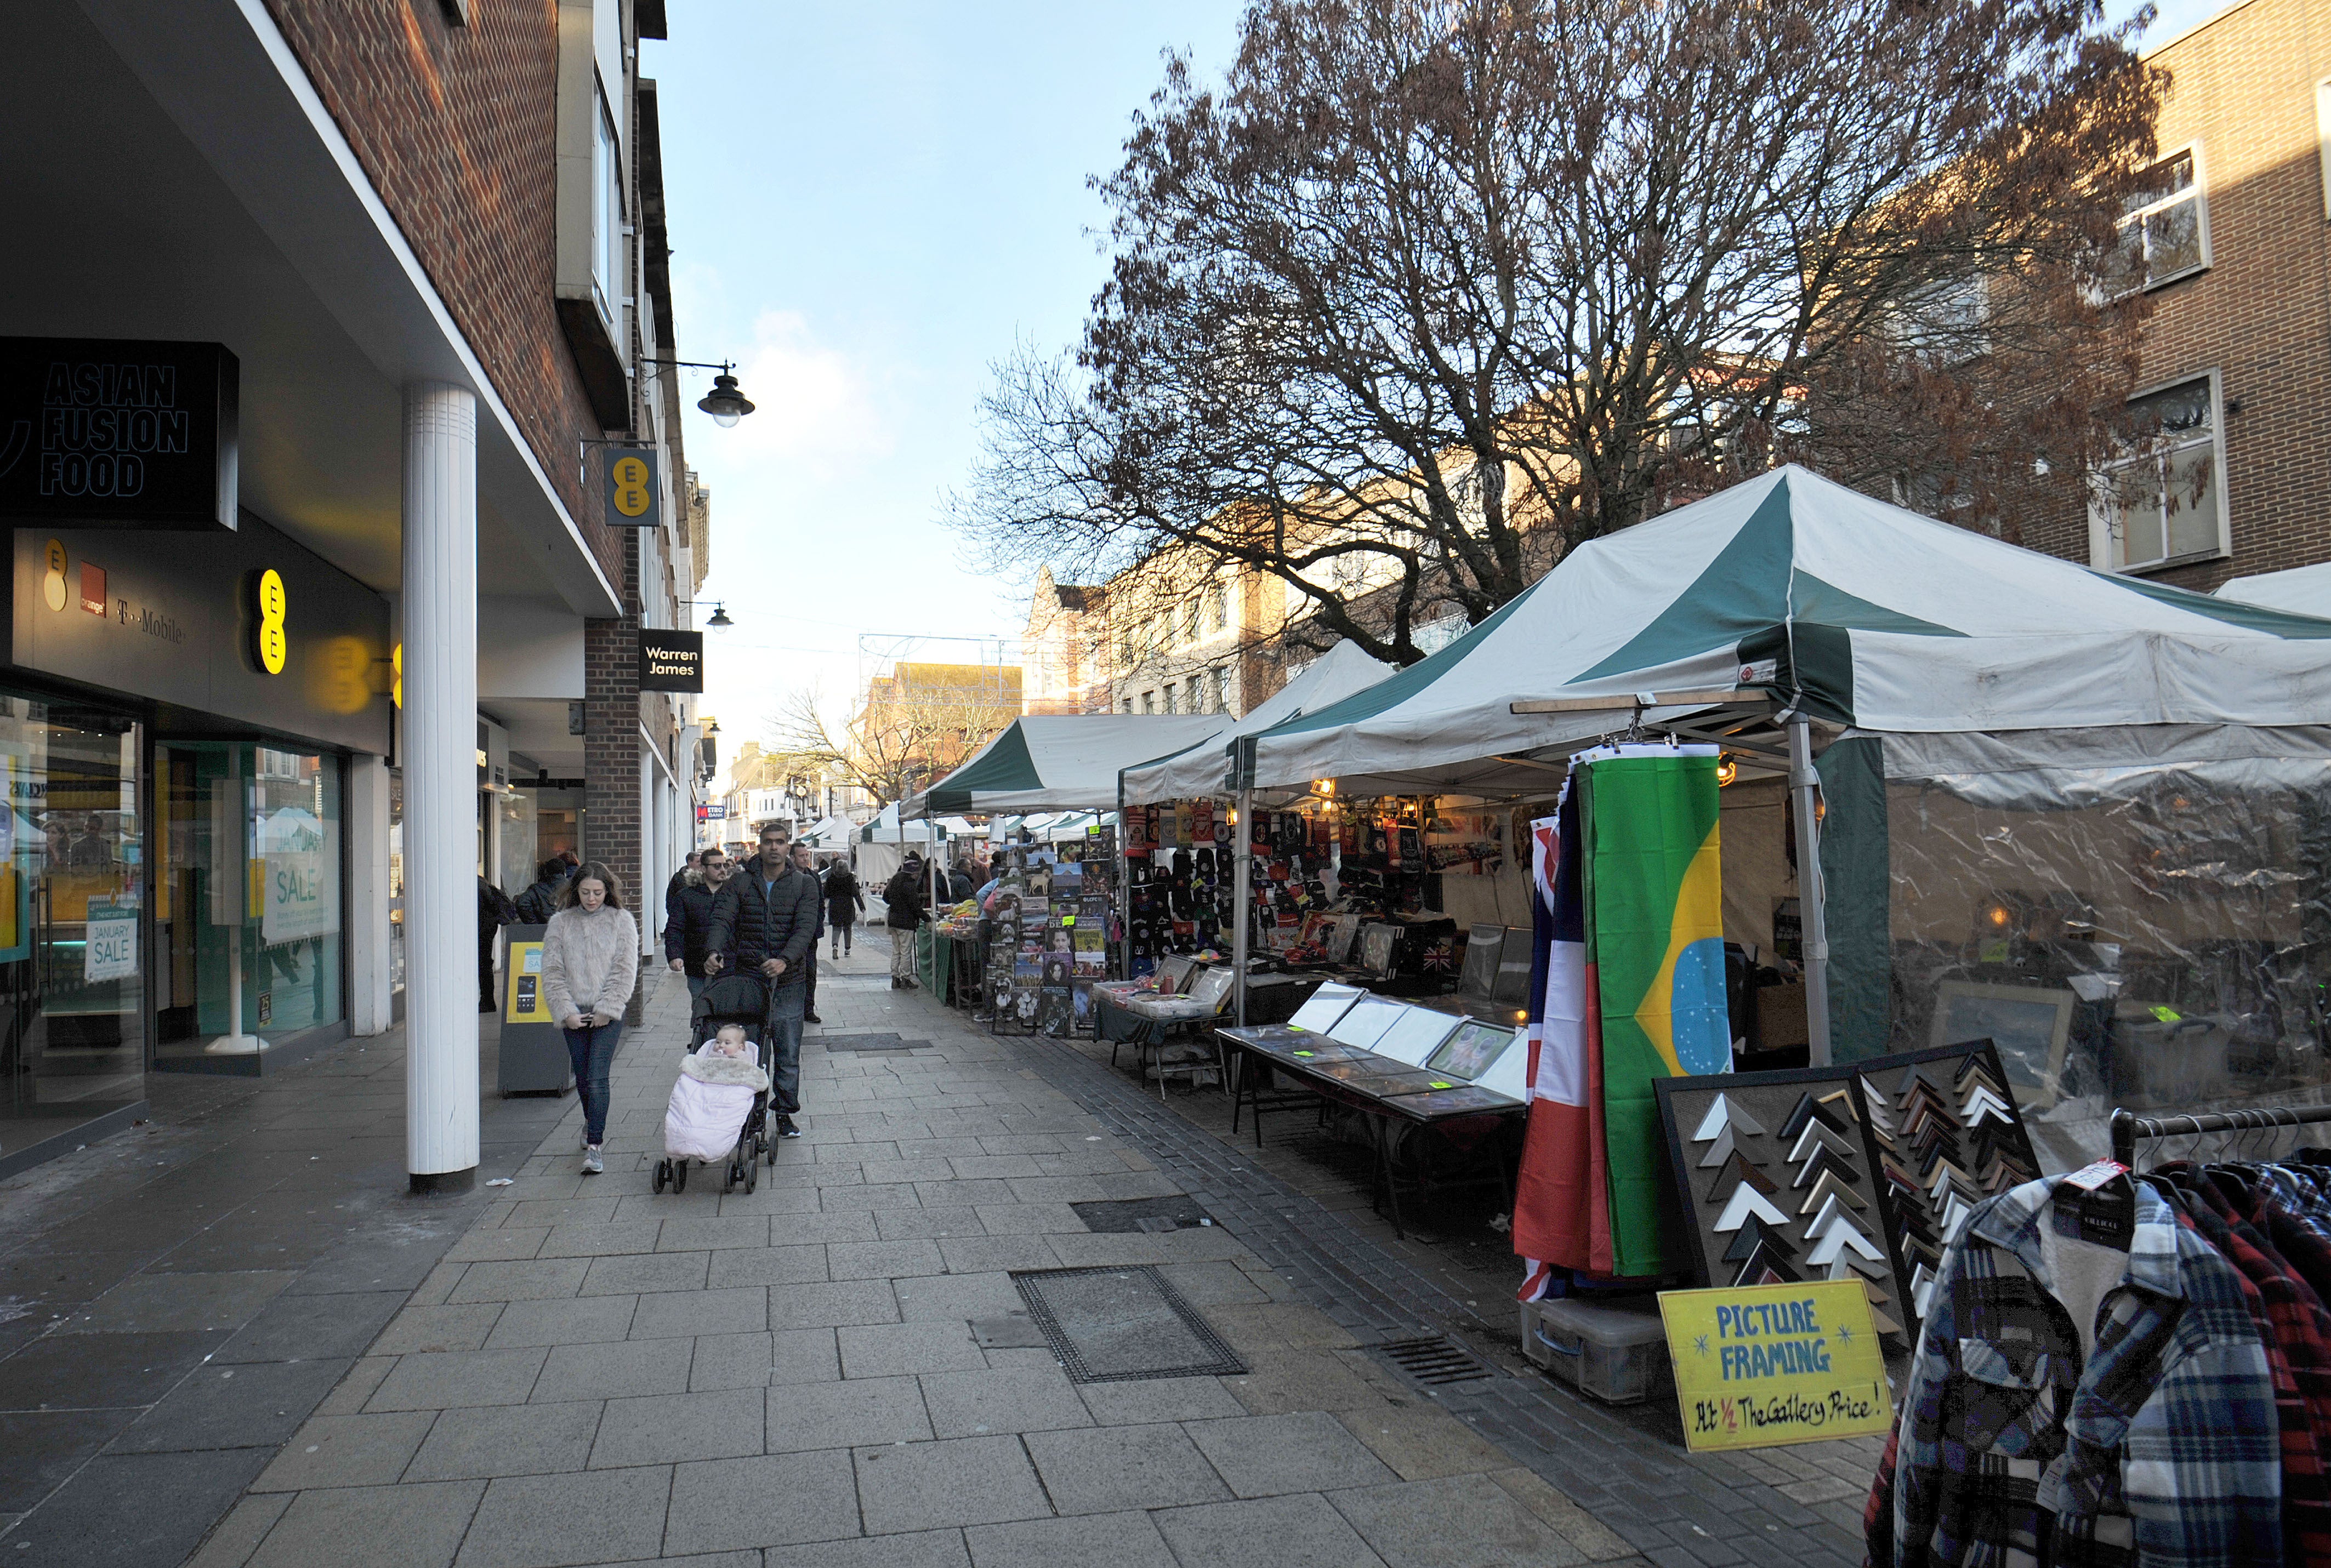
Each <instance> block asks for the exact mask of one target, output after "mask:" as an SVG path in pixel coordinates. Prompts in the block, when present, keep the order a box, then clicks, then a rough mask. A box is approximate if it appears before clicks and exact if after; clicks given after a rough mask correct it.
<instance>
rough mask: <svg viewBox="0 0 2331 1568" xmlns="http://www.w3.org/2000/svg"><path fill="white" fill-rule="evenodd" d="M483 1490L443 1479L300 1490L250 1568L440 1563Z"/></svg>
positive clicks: (397, 1567)
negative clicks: (423, 1483) (401, 1484)
mask: <svg viewBox="0 0 2331 1568" xmlns="http://www.w3.org/2000/svg"><path fill="white" fill-rule="evenodd" d="M485 1489H486V1484H485V1483H484V1482H483V1481H444V1482H438V1483H435V1484H433V1485H427V1486H411V1487H329V1488H326V1489H323V1490H319V1491H312V1492H302V1493H301V1494H300V1496H299V1497H296V1498H294V1499H293V1500H292V1503H291V1506H290V1508H289V1509H287V1510H285V1512H284V1514H283V1516H282V1518H281V1519H280V1520H278V1521H277V1522H276V1525H275V1527H274V1528H273V1529H271V1530H270V1531H269V1532H268V1533H267V1537H266V1539H265V1540H263V1541H262V1542H261V1543H260V1545H259V1549H258V1551H256V1552H255V1553H253V1554H252V1557H251V1562H250V1568H315V1565H316V1564H318V1563H332V1564H334V1565H335V1568H446V1565H447V1564H449V1563H452V1561H453V1554H454V1553H455V1552H456V1551H457V1550H458V1549H459V1548H460V1546H461V1537H462V1535H464V1534H465V1533H466V1532H467V1531H468V1530H469V1527H470V1520H471V1516H472V1515H473V1514H474V1513H475V1512H476V1509H477V1506H478V1498H479V1497H480V1495H481V1494H482V1493H483V1492H484V1491H485Z"/></svg>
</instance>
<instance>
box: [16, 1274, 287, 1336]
mask: <svg viewBox="0 0 2331 1568" xmlns="http://www.w3.org/2000/svg"><path fill="white" fill-rule="evenodd" d="M298 1278H300V1276H299V1275H298V1274H297V1273H296V1272H291V1271H287V1270H282V1269H253V1270H248V1271H237V1272H233V1273H223V1274H137V1275H132V1276H131V1277H130V1278H127V1279H124V1280H123V1281H121V1282H120V1283H119V1285H116V1286H114V1287H113V1288H111V1289H109V1290H108V1291H106V1292H105V1294H104V1295H102V1296H100V1297H97V1298H96V1299H95V1300H94V1301H91V1302H90V1303H89V1304H88V1305H87V1306H85V1307H81V1309H80V1310H79V1311H77V1312H72V1313H69V1314H67V1315H66V1316H65V1317H64V1318H63V1319H62V1321H60V1322H59V1323H58V1324H57V1326H56V1327H55V1328H54V1329H52V1331H51V1332H52V1333H56V1334H155V1333H171V1332H185V1331H187V1330H201V1329H239V1328H241V1327H242V1326H243V1325H244V1324H246V1323H249V1322H250V1321H251V1320H252V1318H253V1317H255V1316H258V1315H259V1311H260V1309H261V1308H262V1307H265V1306H266V1305H267V1304H268V1303H269V1302H271V1301H272V1300H274V1299H275V1297H278V1296H280V1295H281V1294H282V1293H283V1290H284V1288H285V1287H287V1286H289V1285H290V1284H291V1283H292V1282H293V1281H295V1280H297V1279H298Z"/></svg>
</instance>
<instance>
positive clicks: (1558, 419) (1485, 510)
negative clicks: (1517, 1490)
mask: <svg viewBox="0 0 2331 1568" xmlns="http://www.w3.org/2000/svg"><path fill="white" fill-rule="evenodd" d="M2100 15H2101V13H2100V8H2099V6H2098V4H2097V0H1927V3H1921V4H1913V3H1911V0H1842V3H1837V4H1831V3H1824V4H1820V5H1815V4H1813V3H1812V0H1774V3H1771V4H1766V5H1738V4H1736V3H1735V0H1663V3H1658V4H1654V3H1652V0H1256V4H1254V5H1252V6H1251V8H1250V9H1249V11H1248V13H1247V16H1246V19H1245V24H1244V29H1243V34H1242V43H1241V48H1240V52H1239V55H1238V58H1237V60H1236V62H1235V63H1234V64H1233V65H1232V68H1231V71H1230V72H1229V76H1228V81H1227V83H1226V85H1225V87H1224V89H1223V91H1222V92H1220V93H1219V94H1217V93H1215V92H1212V91H1208V90H1204V89H1203V88H1202V87H1201V86H1200V85H1199V84H1198V83H1197V82H1196V81H1194V78H1193V76H1192V73H1191V71H1190V66H1189V62H1188V61H1186V60H1185V59H1181V58H1169V60H1168V62H1167V67H1166V82H1165V85H1164V87H1163V88H1162V89H1161V90H1159V91H1158V92H1157V93H1156V96H1155V97H1154V99H1153V100H1152V105H1151V109H1150V111H1149V112H1148V113H1147V114H1146V115H1143V116H1140V117H1137V120H1136V123H1135V128H1134V130H1133V133H1132V135H1131V137H1130V138H1129V139H1128V140H1127V144H1126V152H1125V161H1124V163H1123V165H1122V166H1120V167H1119V168H1118V171H1117V172H1116V173H1115V174H1114V175H1112V176H1108V178H1106V179H1104V180H1100V181H1098V182H1097V185H1098V188H1099V190H1100V191H1101V192H1102V194H1103V195H1104V196H1105V197H1106V198H1107V199H1108V202H1109V204H1110V205H1111V206H1112V207H1113V208H1114V210H1115V214H1116V216H1115V220H1114V223H1113V226H1112V231H1111V233H1112V240H1113V243H1114V246H1115V252H1116V254H1115V261H1114V264H1113V271H1112V277H1111V280H1110V281H1109V283H1108V286H1107V287H1106V288H1105V289H1104V290H1102V291H1101V293H1100V294H1099V296H1098V297H1097V299H1095V301H1094V305H1093V309H1092V312H1091V315H1090V317H1089V320H1088V322H1087V324H1086V328H1085V331H1084V335H1083V340H1082V343H1081V344H1080V347H1079V348H1078V349H1077V350H1076V351H1075V352H1074V353H1073V354H1072V355H1061V356H1048V355H1046V354H1044V353H1042V352H1040V351H1037V350H1034V349H1032V348H1023V350H1022V351H1021V352H1020V353H1018V354H1017V355H1016V356H1014V357H1013V359H1012V360H1011V361H1010V362H1008V363H1006V364H1004V365H1003V366H999V368H998V377H997V383H996V385H995V387H994V391H993V392H992V394H991V395H990V396H989V397H988V399H987V401H986V404H985V414H986V418H987V445H986V457H985V463H984V465H983V468H982V470H980V472H979V474H978V475H977V478H976V480H975V483H974V484H973V486H972V487H971V488H970V489H968V490H967V491H966V494H965V495H964V496H962V497H960V498H958V499H957V500H956V503H955V508H956V518H957V520H958V521H959V522H960V523H962V524H963V525H964V526H966V527H967V528H968V529H969V530H970V532H971V533H972V535H973V537H975V538H976V539H977V540H979V541H981V542H983V544H984V545H985V546H987V547H988V548H989V549H991V550H992V551H993V552H994V554H995V555H996V556H997V557H998V559H999V560H1010V561H1015V562H1016V561H1030V560H1036V559H1048V560H1050V561H1051V563H1052V565H1053V566H1054V569H1055V570H1056V571H1061V570H1066V571H1070V572H1074V573H1076V574H1078V575H1081V576H1086V577H1089V578H1098V577H1100V576H1103V575H1106V574H1108V573H1109V572H1111V571H1114V570H1118V569H1121V568H1123V567H1124V566H1126V565H1128V564H1130V563H1132V562H1135V561H1137V560H1142V559H1145V558H1147V557H1150V556H1156V555H1160V554H1164V555H1169V556H1174V557H1175V558H1176V559H1194V560H1200V561H1204V562H1208V563H1213V564H1224V565H1227V564H1236V565H1244V566H1247V567H1249V568H1251V569H1252V570H1254V571H1257V572H1260V573H1264V574H1267V575H1271V576H1274V577H1276V578H1278V579H1279V580H1280V582H1281V583H1283V584H1284V585H1285V589H1286V597H1287V600H1288V606H1289V608H1288V614H1289V619H1290V620H1302V619H1306V618H1308V619H1309V620H1310V621H1311V622H1314V623H1315V625H1316V627H1317V628H1318V630H1319V631H1322V632H1325V633H1326V634H1327V635H1329V636H1344V637H1349V638H1352V639H1353V640H1355V641H1357V642H1358V643H1359V644H1360V645H1361V646H1362V647H1364V648H1365V649H1366V650H1367V651H1370V652H1371V653H1374V654H1375V655H1376V656H1377V657H1379V658H1384V659H1387V660H1394V661H1395V662H1402V663H1405V662H1410V661H1413V660H1415V659H1416V658H1418V657H1420V656H1421V650H1420V649H1419V647H1418V646H1417V643H1416V640H1415V635H1414V633H1415V632H1416V629H1417V628H1418V627H1419V626H1420V625H1422V624H1424V623H1426V622H1430V621H1432V620H1434V619H1437V618H1439V617H1441V616H1444V615H1446V614H1447V613H1450V612H1451V611H1452V610H1453V611H1455V612H1457V613H1461V614H1462V616H1463V617H1464V618H1465V619H1466V620H1468V621H1472V622H1478V621H1479V620H1480V619H1481V618H1482V617H1484V616H1486V615H1488V614H1489V613H1491V612H1492V611H1494V610H1495V609H1496V608H1497V607H1498V605H1500V604H1503V603H1506V602H1507V601H1508V600H1509V599H1511V598H1512V597H1513V596H1514V595H1515V594H1518V593H1519V592H1520V591H1521V589H1522V588H1524V587H1525V586H1527V584H1529V583H1530V582H1532V581H1534V580H1535V579H1536V578H1537V576H1538V575H1541V574H1542V573H1543V572H1544V571H1545V570H1546V567H1547V566H1548V565H1551V564H1552V562H1553V561H1555V560H1556V559H1558V558H1559V557H1560V556H1561V555H1562V554H1563V553H1564V552H1565V551H1566V550H1568V549H1570V548H1572V547H1574V546H1575V545H1577V544H1579V543H1580V542H1582V541H1584V540H1586V539H1589V538H1593V537H1596V536H1597V535H1600V534H1603V533H1606V532H1609V531H1611V530H1613V529H1615V528H1619V527H1625V526H1626V525H1628V524H1630V523H1632V522H1635V521H1637V520H1640V519H1641V518H1644V517H1646V516H1648V515H1651V513H1653V512H1655V511H1657V510H1658V509H1660V508H1661V507H1663V506H1665V505H1668V504H1670V502H1672V501H1673V500H1675V499H1680V498H1686V497H1689V496H1692V495H1697V494H1700V493H1705V491H1706V490H1708V489H1712V488H1715V487H1716V486H1717V485H1718V484H1721V483H1723V482H1727V481H1728V480H1730V479H1733V478H1736V477H1739V476H1741V475H1743V474H1745V473H1747V472H1751V471H1755V470H1761V469H1762V468H1764V467H1765V466H1767V465H1769V464H1770V463H1772V462H1774V461H1780V460H1784V459H1788V458H1803V459H1806V460H1808V461H1815V462H1817V463H1819V464H1821V465H1822V467H1823V468H1825V469H1826V470H1829V471H1831V472H1834V473H1838V474H1840V475H1841V476H1842V477H1845V478H1847V479H1849V480H1851V481H1852V482H1856V483H1860V484H1863V485H1866V486H1869V487H1870V488H1873V489H1880V490H1881V491H1882V490H1883V489H1889V488H1893V487H1896V486H1898V485H1901V484H1905V483H1908V484H1910V485H1912V486H1913V487H1914V488H1915V489H1917V493H1918V494H1919V495H1920V496H1921V497H1924V496H1925V495H1927V493H1928V492H1930V491H1931V492H1933V493H1935V494H1937V495H1949V496H1955V497H1963V498H1965V501H1966V502H1967V503H1968V507H1967V509H1964V510H1963V514H1962V515H1964V516H1966V517H1971V518H1974V517H1980V518H1993V517H1995V516H1996V515H1997V513H1998V511H1999V509H2000V508H2001V507H2002V505H2003V504H2004V502H2005V501H2006V500H2008V499H2012V497H2013V495H2014V494H2015V493H2016V489H2015V487H2016V485H2017V484H2018V483H2019V482H2020V481H2021V480H2028V478H2029V476H2030V475H2031V472H2032V471H2033V469H2034V465H2035V463H2038V462H2041V461H2042V460H2044V461H2046V462H2047V463H2049V464H2052V465H2055V466H2056V467H2058V468H2059V469H2060V470H2061V471H2063V472H2067V473H2077V472H2078V471H2079V470H2080V468H2081V466H2082V464H2083V463H2084V462H2085V461H2087V460H2088V459H2089V458H2090V457H2092V456H2094V455H2095V454H2096V453H2097V452H2098V451H2100V450H2101V447H2102V443H2103V442H2104V439H2105V429H2106V426H2107V423H2108V422H2109V410H2110V408H2111V406H2112V405H2113V404H2116V403H2117V400H2118V397H2119V396H2120V394H2122V393H2124V392H2125V391H2126V387H2127V385H2128V382H2129V379H2130V376H2131V375H2132V374H2133V364H2134V360H2133V353H2134V343H2135V334H2136V328H2137V324H2138V321H2139V319H2140V316H2141V305H2139V304H2137V303H2136V302H2129V303H2125V304H2121V305H2113V304H2110V303H2108V302H2107V298H2106V296H2107V293H2108V290H2107V289H2105V288H2104V287H2103V286H2102V276H2103V267H2104V262H2105V260H2106V259H2107V258H2108V257H2109V255H2110V253H2111V251H2112V248H2113V245H2114V242H2115V237H2116V228H2115V224H2116V220H2117V217H2118V214H2119V212H2120V207H2119V200H2120V195H2121V194H2122V192H2124V191H2125V190H2126V189H2127V188H2129V187H2130V185H2131V184H2132V182H2133V181H2134V180H2135V178H2136V174H2137V171H2138V170H2139V169H2141V168H2142V166H2144V164H2145V160H2146V159H2147V158H2148V157H2150V156H2151V151H2152V127H2153V120H2154V116H2155V109H2156V108H2157V103H2158V99H2159V94H2160V82H2159V81H2158V79H2157V73H2155V72H2154V71H2151V70H2150V69H2148V68H2147V67H2145V65H2143V64H2142V63H2141V62H2139V61H2138V59H2137V58H2136V54H2135V53H2134V52H2133V49H2132V47H2131V44H2132V39H2133V37H2134V33H2133V28H2134V26H2135V25H2136V24H2130V25H2129V26H2124V27H2121V28H2118V29H2106V28H2104V27H2103V26H2102V25H2101V23H2100ZM2149 16H2150V12H2149V10H2148V11H2147V12H2146V13H2145V17H2144V18H2141V19H2149ZM1964 350H1971V351H1964ZM1356 606H1364V608H1356Z"/></svg>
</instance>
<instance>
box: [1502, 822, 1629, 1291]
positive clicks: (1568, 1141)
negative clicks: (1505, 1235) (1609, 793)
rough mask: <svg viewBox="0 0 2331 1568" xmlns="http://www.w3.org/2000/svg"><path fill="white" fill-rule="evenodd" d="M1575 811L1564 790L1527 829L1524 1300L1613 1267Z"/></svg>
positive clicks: (1518, 1217) (1519, 1229)
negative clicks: (1570, 1276)
mask: <svg viewBox="0 0 2331 1568" xmlns="http://www.w3.org/2000/svg"><path fill="white" fill-rule="evenodd" d="M1579 811H1580V803H1579V801H1578V799H1577V796H1576V793H1575V792H1574V791H1573V790H1572V789H1571V788H1570V786H1569V785H1568V784H1565V785H1564V786H1563V794H1562V802H1561V804H1560V806H1559V807H1558V814H1557V815H1556V816H1553V817H1546V818H1543V819H1541V820H1539V821H1537V822H1532V823H1531V824H1530V870H1531V891H1532V898H1531V900H1530V902H1531V924H1532V927H1533V935H1534V936H1536V938H1537V940H1536V944H1535V946H1534V948H1533V951H1532V953H1531V958H1530V993H1529V1009H1528V1017H1529V1033H1528V1044H1529V1079H1528V1083H1527V1088H1526V1090H1525V1094H1526V1096H1527V1099H1528V1101H1529V1119H1528V1122H1527V1127H1526V1129H1525V1133H1524V1137H1523V1143H1522V1158H1521V1169H1520V1172H1519V1175H1518V1180H1517V1182H1516V1184H1515V1191H1514V1250H1515V1251H1516V1252H1518V1253H1519V1254H1520V1255H1521V1258H1522V1260H1523V1266H1524V1278H1523V1281H1522V1288H1521V1290H1520V1292H1519V1295H1520V1297H1521V1299H1523V1300H1525V1301H1535V1300H1537V1299H1538V1298H1539V1297H1542V1296H1544V1295H1545V1294H1546V1289H1547V1287H1548V1285H1549V1283H1550V1280H1551V1277H1552V1273H1553V1270H1554V1269H1556V1268H1563V1269H1580V1270H1584V1271H1586V1272H1589V1273H1595V1274H1608V1273H1610V1272H1611V1265H1612V1251H1611V1212H1610V1202H1609V1196H1608V1190H1609V1189H1608V1182H1607V1180H1606V1177H1605V1174H1604V1170H1603V1081H1602V1058H1601V1051H1600V1049H1599V1044H1598V1041H1597V1040H1596V1031H1597V1023H1596V1019H1595V1009H1594V977H1593V974H1592V972H1591V971H1590V970H1589V969H1588V967H1587V963H1586V898H1585V887H1584V878H1583V876H1582V869H1583V857H1582V855H1581V852H1580V846H1581V841H1582V837H1581V832H1580V822H1579Z"/></svg>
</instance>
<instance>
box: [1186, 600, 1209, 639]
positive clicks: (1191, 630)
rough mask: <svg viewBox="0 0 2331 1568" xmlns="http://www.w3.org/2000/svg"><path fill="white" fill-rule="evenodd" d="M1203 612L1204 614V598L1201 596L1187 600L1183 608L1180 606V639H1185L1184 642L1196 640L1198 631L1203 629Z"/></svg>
mask: <svg viewBox="0 0 2331 1568" xmlns="http://www.w3.org/2000/svg"><path fill="white" fill-rule="evenodd" d="M1205 614H1206V611H1205V601H1204V599H1201V598H1193V599H1192V600H1191V601H1190V602H1189V603H1187V604H1185V605H1184V606H1183V608H1182V641H1185V642H1195V641H1197V640H1198V634H1199V632H1201V631H1203V630H1204V621H1205Z"/></svg>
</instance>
